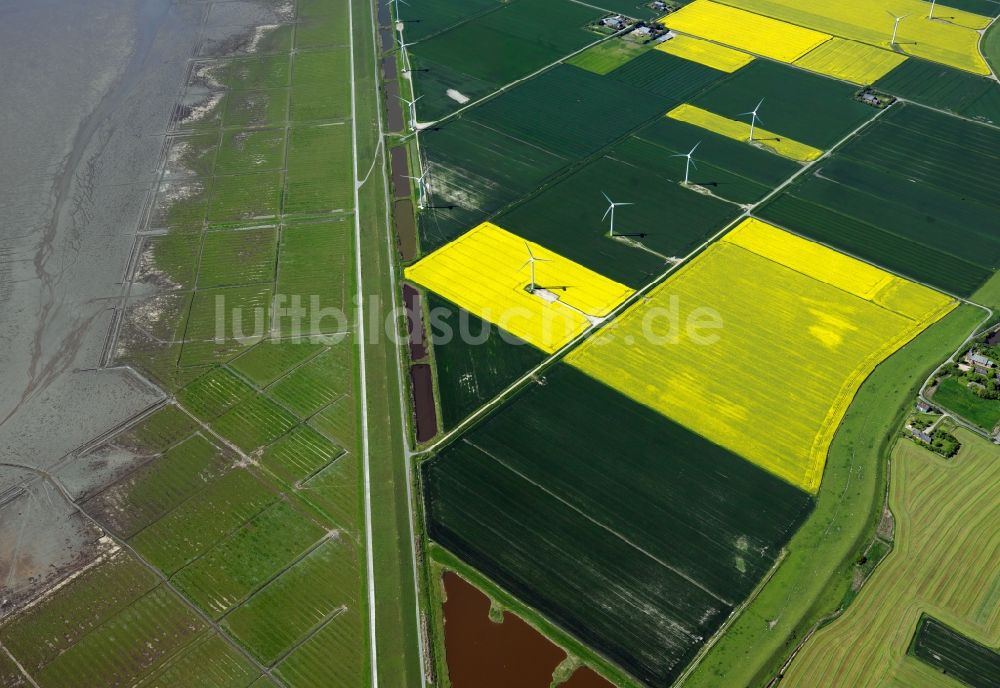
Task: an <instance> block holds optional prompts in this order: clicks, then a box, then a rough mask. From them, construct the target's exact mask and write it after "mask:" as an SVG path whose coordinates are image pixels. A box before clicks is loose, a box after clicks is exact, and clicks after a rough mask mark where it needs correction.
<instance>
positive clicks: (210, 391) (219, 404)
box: [177, 368, 254, 421]
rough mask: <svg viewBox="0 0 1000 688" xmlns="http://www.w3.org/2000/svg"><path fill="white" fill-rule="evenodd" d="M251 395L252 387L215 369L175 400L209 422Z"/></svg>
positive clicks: (187, 388) (229, 373)
mask: <svg viewBox="0 0 1000 688" xmlns="http://www.w3.org/2000/svg"><path fill="white" fill-rule="evenodd" d="M253 393H254V389H253V387H251V386H250V385H248V384H247V383H245V382H243V380H241V379H239V378H238V377H237V376H235V375H233V374H232V373H231V372H229V371H228V370H226V369H225V368H215V369H213V370H210V371H209V372H207V373H205V374H204V375H202V376H201V377H199V378H198V379H197V380H195V381H193V382H191V383H190V384H188V385H187V386H186V387H184V388H183V389H182V390H181V391H179V392H178V393H177V400H178V401H179V402H181V404H182V405H183V406H184V408H185V409H187V410H188V411H190V412H191V413H193V414H194V415H195V416H197V417H198V418H199V419H201V420H204V421H210V420H213V419H215V418H218V417H219V416H221V415H222V414H223V413H225V412H226V411H228V410H229V409H231V408H232V407H233V406H235V405H236V404H238V403H239V402H241V401H243V400H244V399H246V398H247V397H249V396H250V395H252V394H253Z"/></svg>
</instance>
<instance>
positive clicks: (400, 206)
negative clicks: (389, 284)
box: [392, 199, 417, 263]
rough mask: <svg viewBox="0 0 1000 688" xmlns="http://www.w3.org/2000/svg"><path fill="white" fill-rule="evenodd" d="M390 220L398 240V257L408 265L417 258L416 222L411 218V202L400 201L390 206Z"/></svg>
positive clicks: (406, 200)
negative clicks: (394, 227)
mask: <svg viewBox="0 0 1000 688" xmlns="http://www.w3.org/2000/svg"><path fill="white" fill-rule="evenodd" d="M392 219H393V222H394V223H395V224H396V237H397V239H398V240H399V257H400V258H402V259H403V262H404V263H409V262H410V261H411V260H413V259H414V258H416V257H417V221H416V219H415V218H414V217H413V202H412V201H411V200H409V199H400V200H398V201H396V202H395V204H393V206H392Z"/></svg>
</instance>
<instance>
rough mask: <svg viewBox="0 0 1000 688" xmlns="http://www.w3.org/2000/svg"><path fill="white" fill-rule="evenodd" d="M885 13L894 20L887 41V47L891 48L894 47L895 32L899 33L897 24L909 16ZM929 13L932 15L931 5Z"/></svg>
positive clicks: (932, 8)
mask: <svg viewBox="0 0 1000 688" xmlns="http://www.w3.org/2000/svg"><path fill="white" fill-rule="evenodd" d="M886 13H887V14H888V15H889V16H890V17H892V18H893V20H895V24H893V25H892V38H891V39H889V47H890V48H891V47H892V46H894V45H896V32H898V31H899V22H901V21H903V20H904V19H906V18H907V17H909V16H910V15H908V14H904V15H903V16H902V17H897V16H896V15H895V14H893V13H892V12H889V11H888V10H886ZM931 13H932V14H933V13H934V7H933V5H932V6H931Z"/></svg>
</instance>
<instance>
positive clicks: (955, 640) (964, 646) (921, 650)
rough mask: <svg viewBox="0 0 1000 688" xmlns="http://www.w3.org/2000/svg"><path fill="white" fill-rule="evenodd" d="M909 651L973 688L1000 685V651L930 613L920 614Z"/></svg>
mask: <svg viewBox="0 0 1000 688" xmlns="http://www.w3.org/2000/svg"><path fill="white" fill-rule="evenodd" d="M910 653H911V654H912V655H914V656H915V657H918V658H919V659H921V660H922V661H924V662H927V663H928V664H930V665H931V666H933V667H936V668H937V669H939V670H940V671H942V672H943V673H945V674H947V675H949V676H951V677H952V678H956V679H958V680H959V681H961V682H962V683H964V684H966V685H968V686H971V687H972V688H995V687H996V686H998V685H1000V653H997V652H996V651H995V650H991V649H990V648H988V647H985V646H983V645H981V644H979V643H977V642H976V641H974V640H971V639H969V638H967V637H965V636H964V635H962V634H961V633H958V632H957V631H953V630H952V629H950V628H948V627H947V626H945V625H944V624H943V623H941V622H940V621H938V620H936V619H933V618H931V617H929V616H924V617H921V619H920V624H919V625H918V626H917V634H916V635H915V636H914V638H913V645H911V646H910Z"/></svg>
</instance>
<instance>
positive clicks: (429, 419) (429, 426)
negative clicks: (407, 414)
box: [410, 363, 437, 442]
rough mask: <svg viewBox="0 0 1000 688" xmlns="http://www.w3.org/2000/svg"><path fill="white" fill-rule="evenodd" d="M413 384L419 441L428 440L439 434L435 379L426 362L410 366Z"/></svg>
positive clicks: (414, 411)
mask: <svg viewBox="0 0 1000 688" xmlns="http://www.w3.org/2000/svg"><path fill="white" fill-rule="evenodd" d="M410 383H411V384H412V386H413V413H414V414H415V416H416V421H417V423H416V424H417V442H426V441H427V440H429V439H431V438H433V437H434V435H436V434H437V409H435V408H434V381H433V378H432V376H431V367H430V366H429V365H428V364H426V363H415V364H414V365H412V366H410Z"/></svg>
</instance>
